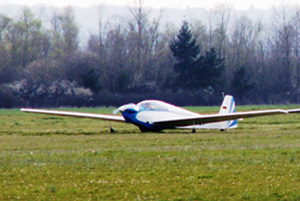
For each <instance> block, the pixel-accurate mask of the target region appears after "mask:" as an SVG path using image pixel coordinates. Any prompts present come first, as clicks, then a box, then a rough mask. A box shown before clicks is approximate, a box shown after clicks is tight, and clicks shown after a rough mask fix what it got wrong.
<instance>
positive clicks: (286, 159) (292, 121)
mask: <svg viewBox="0 0 300 201" xmlns="http://www.w3.org/2000/svg"><path fill="white" fill-rule="evenodd" d="M278 107H280V106H276V107H275V106H274V107H272V106H247V107H238V108H237V110H238V111H246V110H252V109H270V108H278ZM297 107H300V106H299V105H298V106H289V108H297ZM281 108H282V107H281ZM189 109H192V110H194V111H197V112H200V113H206V112H217V111H218V107H204V108H198V107H197V108H189ZM78 110H79V111H85V112H99V113H111V111H112V110H113V109H103V108H97V109H78ZM78 110H76V111H78ZM112 124H113V127H114V128H115V129H116V134H110V133H109V123H108V122H105V121H99V120H90V119H77V118H66V117H55V116H46V115H36V114H26V113H21V112H19V110H0V126H1V129H0V181H1V182H0V200H299V199H300V114H298V115H297V114H294V115H279V116H271V117H260V118H253V119H245V120H244V121H241V122H239V128H238V129H235V130H230V131H226V132H220V131H213V130H211V131H208V130H202V131H197V133H196V134H192V133H191V132H190V131H180V130H179V131H178V130H167V131H165V132H164V133H159V134H157V133H140V132H139V130H138V129H137V128H136V127H134V126H132V125H126V124H119V123H112Z"/></svg>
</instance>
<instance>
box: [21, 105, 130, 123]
mask: <svg viewBox="0 0 300 201" xmlns="http://www.w3.org/2000/svg"><path fill="white" fill-rule="evenodd" d="M21 111H22V112H28V113H38V114H50V115H57V116H70V117H80V118H91V119H102V120H108V121H117V122H125V119H124V118H123V117H122V116H117V115H107V114H93V113H83V112H68V111H56V110H38V109H27V108H22V109H21Z"/></svg>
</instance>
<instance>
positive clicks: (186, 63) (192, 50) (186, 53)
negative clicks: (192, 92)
mask: <svg viewBox="0 0 300 201" xmlns="http://www.w3.org/2000/svg"><path fill="white" fill-rule="evenodd" d="M170 49H171V51H172V54H173V56H174V57H175V58H176V59H177V63H176V64H175V65H174V70H175V72H177V73H178V77H177V79H176V84H175V87H179V88H183V89H187V88H190V87H191V85H192V80H193V79H191V77H190V76H191V75H192V74H193V72H194V70H195V66H196V65H197V62H198V60H199V57H200V53H201V48H200V46H199V45H198V44H197V41H196V39H195V38H194V37H193V35H192V32H191V30H190V28H189V25H188V22H187V21H184V22H183V24H182V26H181V29H180V31H179V33H178V35H177V37H176V38H175V39H173V40H172V41H171V43H170Z"/></svg>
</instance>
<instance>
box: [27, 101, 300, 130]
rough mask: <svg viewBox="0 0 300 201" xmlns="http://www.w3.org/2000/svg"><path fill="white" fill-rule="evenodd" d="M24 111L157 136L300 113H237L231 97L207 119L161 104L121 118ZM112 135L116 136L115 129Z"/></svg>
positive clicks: (125, 110)
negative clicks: (128, 127) (127, 125)
mask: <svg viewBox="0 0 300 201" xmlns="http://www.w3.org/2000/svg"><path fill="white" fill-rule="evenodd" d="M21 111H23V112H28V113H38V114H48V115H58V116H70V117H80V118H92V119H101V120H108V121H116V122H126V123H131V124H134V125H136V126H137V127H139V129H140V130H141V131H142V132H147V131H154V132H158V131H161V130H164V129H193V132H195V129H219V130H226V129H233V128H237V125H238V122H237V120H240V119H243V118H251V117H260V116H267V115H279V114H289V113H299V112H300V109H293V110H283V109H273V110H260V111H247V112H236V110H235V101H234V98H233V97H232V96H231V95H226V96H225V97H224V100H223V103H222V105H221V108H220V111H219V113H218V114H208V115H201V114H198V113H195V112H191V111H188V110H186V109H183V108H180V107H177V106H174V105H172V104H169V103H166V102H163V101H159V100H145V101H142V102H140V103H138V104H133V103H130V104H126V105H123V106H121V107H119V108H118V109H117V110H116V111H115V112H114V114H117V113H118V112H120V113H121V114H122V116H119V115H106V114H93V113H81V112H67V111H55V110H41V109H28V108H22V109H21ZM111 132H113V129H112V128H111Z"/></svg>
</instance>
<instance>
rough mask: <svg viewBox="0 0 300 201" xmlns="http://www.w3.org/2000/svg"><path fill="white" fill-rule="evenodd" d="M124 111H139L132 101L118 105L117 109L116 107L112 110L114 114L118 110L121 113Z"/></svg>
mask: <svg viewBox="0 0 300 201" xmlns="http://www.w3.org/2000/svg"><path fill="white" fill-rule="evenodd" d="M125 111H129V112H138V111H139V107H138V106H137V105H135V104H133V103H130V104H126V105H122V106H121V107H119V108H118V109H116V110H115V111H114V114H117V113H118V112H121V113H123V112H125Z"/></svg>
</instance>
